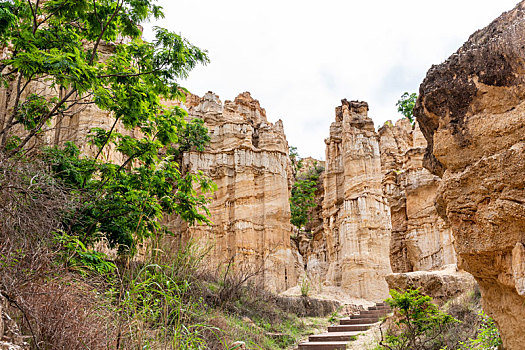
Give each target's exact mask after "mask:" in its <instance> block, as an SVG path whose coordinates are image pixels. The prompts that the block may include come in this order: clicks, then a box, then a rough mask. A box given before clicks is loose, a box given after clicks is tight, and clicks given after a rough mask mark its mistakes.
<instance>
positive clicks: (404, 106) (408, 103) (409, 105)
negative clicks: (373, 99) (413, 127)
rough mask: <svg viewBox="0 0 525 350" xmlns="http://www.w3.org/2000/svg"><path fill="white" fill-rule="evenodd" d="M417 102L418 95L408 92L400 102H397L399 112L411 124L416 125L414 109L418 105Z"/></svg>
mask: <svg viewBox="0 0 525 350" xmlns="http://www.w3.org/2000/svg"><path fill="white" fill-rule="evenodd" d="M416 100H417V94H416V93H415V92H413V93H411V94H409V93H408V92H405V93H404V94H403V95H402V96H401V98H400V99H399V101H397V103H396V106H397V111H398V112H400V113H401V114H403V115H404V116H405V118H407V119H408V120H410V123H412V124H414V122H415V120H414V107H415V105H416Z"/></svg>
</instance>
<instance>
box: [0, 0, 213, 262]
mask: <svg viewBox="0 0 525 350" xmlns="http://www.w3.org/2000/svg"><path fill="white" fill-rule="evenodd" d="M162 16H163V14H162V10H161V8H160V7H159V6H157V5H155V1H154V0H141V1H137V0H93V1H92V0H79V1H71V0H48V1H45V2H43V1H37V2H34V1H33V2H32V1H22V0H12V1H10V2H8V3H2V4H0V36H1V38H2V42H3V43H6V44H7V46H8V47H9V50H8V51H7V52H6V55H5V57H4V58H3V59H2V60H0V81H1V82H2V83H3V84H4V85H5V86H9V87H10V88H11V89H12V93H11V94H10V96H11V98H12V103H13V108H12V109H7V110H5V111H4V112H2V113H3V115H0V120H2V121H4V122H2V123H1V124H2V125H1V126H0V153H2V154H3V156H4V157H6V158H11V157H15V156H17V157H20V156H23V155H24V154H25V152H26V149H27V146H28V145H30V144H31V143H30V142H31V141H32V140H34V139H35V138H36V137H39V136H40V135H42V134H44V133H50V132H53V128H54V127H55V126H56V125H59V124H60V122H61V120H62V119H64V118H67V117H69V118H71V117H73V116H74V115H75V114H76V113H78V111H79V110H82V108H81V107H84V106H89V105H96V106H97V107H98V108H99V109H102V110H104V111H107V112H109V113H108V115H110V116H111V117H112V118H113V124H112V127H111V128H110V129H109V130H105V129H101V128H94V129H93V130H92V131H91V133H90V134H89V135H88V139H89V142H90V143H91V144H92V145H93V148H94V149H95V151H96V155H95V156H94V157H91V158H89V157H82V156H81V155H80V152H79V150H78V148H77V147H76V146H75V145H73V144H71V143H66V144H65V145H64V146H63V147H52V148H46V149H45V150H44V152H43V157H44V159H45V160H46V161H47V162H48V163H50V164H51V167H52V170H53V173H54V175H55V177H56V178H57V179H59V180H60V181H61V182H62V183H63V184H65V185H66V186H68V187H69V188H70V190H71V192H72V193H73V194H75V195H76V198H77V200H78V202H79V203H81V205H79V207H78V208H77V209H76V210H74V211H73V212H72V213H69V215H68V218H67V220H66V227H67V229H66V232H67V234H68V235H70V236H72V237H78V238H79V240H80V241H81V242H82V243H84V244H89V243H92V242H94V241H96V240H99V239H102V238H105V239H107V242H108V243H109V245H110V247H115V248H118V250H119V252H120V253H128V254H133V253H134V252H135V250H136V245H137V243H139V242H141V241H143V240H144V239H145V238H148V237H151V236H153V235H156V234H163V233H165V228H164V227H163V226H162V225H161V222H162V219H163V217H164V216H165V215H166V214H177V215H178V216H180V217H181V218H182V219H183V220H185V221H187V222H188V223H189V224H194V223H196V222H204V223H206V222H209V221H208V219H207V214H208V212H207V209H206V207H205V204H206V203H207V198H206V197H205V195H204V194H205V193H206V192H207V191H209V190H211V189H212V188H213V184H212V183H211V182H210V181H209V180H208V179H207V178H205V177H204V176H203V175H202V174H200V173H197V174H183V173H182V172H181V169H180V168H179V164H180V161H181V159H182V153H183V152H186V151H189V150H195V151H202V150H203V149H204V146H205V145H206V143H207V142H208V141H209V136H208V135H207V129H206V128H205V126H204V123H203V122H202V120H199V119H195V120H191V121H186V118H187V112H186V111H185V110H184V109H182V108H181V107H178V106H175V107H172V108H167V107H165V106H164V105H163V104H162V100H169V99H184V96H185V95H184V94H185V92H186V90H185V89H184V88H182V87H181V86H179V85H178V83H177V80H178V79H182V78H186V77H187V76H188V73H189V72H190V71H191V70H192V69H193V68H194V67H195V66H196V65H197V64H200V63H202V64H206V63H207V62H208V58H207V56H206V52H204V51H202V50H200V49H199V48H197V47H195V46H193V45H192V44H191V43H189V42H188V41H187V40H185V39H184V38H182V37H181V36H179V35H178V34H175V33H172V32H169V31H168V30H166V29H163V28H158V27H156V28H155V29H154V31H155V40H154V41H153V42H151V43H150V42H145V41H143V40H142V39H141V35H142V33H141V30H140V27H139V26H140V24H141V23H142V22H145V21H148V20H150V19H157V18H160V17H162ZM123 38H125V40H123ZM42 84H45V85H46V86H47V87H48V89H47V92H46V94H27V93H26V92H27V90H28V87H29V86H37V87H38V86H41V85H42ZM52 120H54V121H55V122H56V123H51V121H52ZM52 124H53V125H52ZM130 135H139V136H134V137H131V136H130ZM109 147H111V149H112V152H114V154H115V157H114V158H115V159H119V158H120V159H122V161H121V162H119V163H118V164H115V163H111V162H108V161H102V160H101V158H103V157H101V156H102V155H103V154H105V153H107V148H109ZM105 150H106V152H104V151H105ZM197 188H198V190H197Z"/></svg>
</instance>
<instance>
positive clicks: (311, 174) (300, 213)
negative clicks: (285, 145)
mask: <svg viewBox="0 0 525 350" xmlns="http://www.w3.org/2000/svg"><path fill="white" fill-rule="evenodd" d="M290 159H291V162H292V168H293V173H294V183H293V185H292V193H291V196H290V211H291V216H292V217H291V222H292V225H294V226H295V227H297V228H299V229H301V228H303V227H304V226H305V225H307V224H308V223H309V221H310V215H311V210H312V209H313V208H315V207H316V205H317V203H316V201H315V192H316V191H317V186H318V183H319V178H320V176H321V173H322V172H323V171H324V168H323V167H322V166H320V165H318V164H317V163H316V162H315V163H314V164H312V166H311V167H308V168H306V169H305V168H304V163H303V159H301V157H300V156H299V153H298V152H297V148H295V147H290Z"/></svg>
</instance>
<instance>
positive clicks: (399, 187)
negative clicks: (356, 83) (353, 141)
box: [379, 118, 456, 272]
mask: <svg viewBox="0 0 525 350" xmlns="http://www.w3.org/2000/svg"><path fill="white" fill-rule="evenodd" d="M379 135H380V150H381V165H382V170H383V174H384V175H383V176H384V177H383V190H384V193H385V195H386V196H387V198H388V202H389V205H390V211H391V220H392V239H391V243H390V264H391V265H392V270H393V271H394V272H410V271H419V270H433V269H437V268H441V267H442V266H444V265H449V264H455V263H456V254H455V252H454V246H453V241H454V239H453V237H452V231H451V230H450V227H449V225H448V223H447V222H446V221H445V220H443V219H442V218H441V217H440V216H439V215H438V213H437V211H436V209H435V206H434V203H435V200H436V194H437V188H438V185H439V182H440V179H439V177H437V176H435V175H433V174H431V173H430V172H429V171H428V170H427V169H425V168H424V167H423V156H424V154H425V148H426V145H427V143H426V140H425V138H424V137H423V134H422V133H421V131H420V129H419V127H418V126H417V125H416V126H415V127H414V128H413V127H412V125H411V124H410V122H409V121H408V119H405V118H403V119H400V120H398V121H397V122H396V124H395V125H393V124H392V123H390V122H387V123H386V124H385V125H384V126H383V127H382V128H380V129H379Z"/></svg>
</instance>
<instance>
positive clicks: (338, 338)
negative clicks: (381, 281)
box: [298, 303, 390, 350]
mask: <svg viewBox="0 0 525 350" xmlns="http://www.w3.org/2000/svg"><path fill="white" fill-rule="evenodd" d="M389 312H390V307H389V306H388V305H386V304H385V303H377V304H376V305H375V306H372V307H369V308H368V310H365V311H361V312H360V313H359V314H357V315H351V316H350V317H348V318H343V319H341V320H340V321H339V325H337V326H330V327H328V332H327V333H323V334H316V335H311V336H309V337H308V341H306V342H302V343H300V344H299V348H298V349H299V350H339V349H346V347H347V345H348V343H349V342H351V341H352V340H354V339H355V338H356V337H357V335H358V334H360V333H362V332H364V331H366V330H368V329H369V328H370V326H372V325H373V324H374V323H377V322H379V318H380V317H383V316H385V315H386V314H387V313H389Z"/></svg>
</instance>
